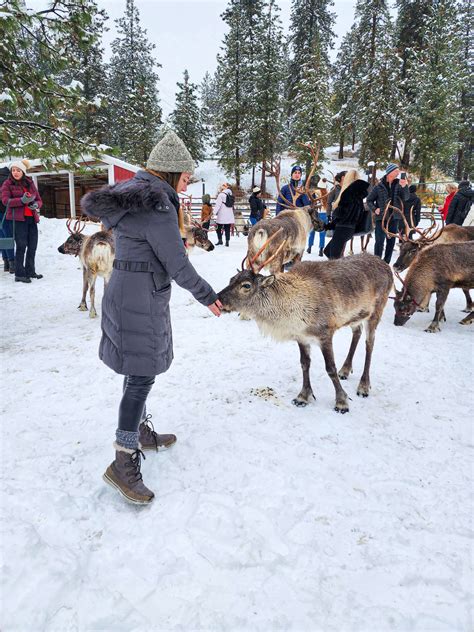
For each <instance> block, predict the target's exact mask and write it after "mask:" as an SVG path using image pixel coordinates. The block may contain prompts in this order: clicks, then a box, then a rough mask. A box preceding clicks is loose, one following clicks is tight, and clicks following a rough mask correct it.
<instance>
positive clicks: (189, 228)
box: [180, 197, 214, 254]
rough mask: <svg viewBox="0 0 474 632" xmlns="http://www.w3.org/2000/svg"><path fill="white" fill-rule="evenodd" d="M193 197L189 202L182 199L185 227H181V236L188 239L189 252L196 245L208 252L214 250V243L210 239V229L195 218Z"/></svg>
mask: <svg viewBox="0 0 474 632" xmlns="http://www.w3.org/2000/svg"><path fill="white" fill-rule="evenodd" d="M191 199H192V198H191V197H190V198H189V200H190V201H189V202H187V201H184V202H183V201H182V205H181V209H182V216H183V227H182V228H180V231H181V236H182V237H183V239H185V240H186V247H187V249H188V253H189V254H191V253H192V251H193V250H194V247H197V248H202V250H205V251H206V252H211V250H214V244H213V243H212V241H211V240H210V239H209V231H208V230H207V229H206V228H203V227H202V224H201V223H200V222H197V221H196V220H195V219H193V216H192V213H191Z"/></svg>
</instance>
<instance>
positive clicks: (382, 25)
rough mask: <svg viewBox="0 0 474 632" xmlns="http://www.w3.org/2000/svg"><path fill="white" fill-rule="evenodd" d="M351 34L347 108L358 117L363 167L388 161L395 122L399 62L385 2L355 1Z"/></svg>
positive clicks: (360, 161) (360, 159) (360, 157)
mask: <svg viewBox="0 0 474 632" xmlns="http://www.w3.org/2000/svg"><path fill="white" fill-rule="evenodd" d="M353 31H354V35H353V36H354V58H353V60H352V68H353V73H354V77H355V86H354V90H353V93H352V96H351V99H350V105H349V107H350V109H351V111H352V112H353V113H354V115H355V116H356V117H357V134H358V138H359V140H360V143H361V147H360V156H359V163H360V164H361V165H364V166H366V165H367V162H369V161H371V160H373V161H375V162H381V161H387V160H388V159H389V157H390V152H391V148H392V143H393V137H394V130H395V127H396V122H397V111H396V102H397V91H398V86H397V80H398V76H399V65H400V60H399V58H398V57H397V56H396V55H395V54H394V52H395V51H394V45H393V28H392V23H391V19H390V15H389V11H388V6H387V2H386V0H358V2H357V5H356V10H355V24H354V26H353Z"/></svg>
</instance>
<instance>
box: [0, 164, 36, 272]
mask: <svg viewBox="0 0 474 632" xmlns="http://www.w3.org/2000/svg"><path fill="white" fill-rule="evenodd" d="M28 164H29V163H28V161H20V160H18V161H16V162H13V163H12V164H11V166H10V175H9V176H8V178H7V179H6V180H5V182H4V183H3V184H2V195H1V197H2V203H3V204H4V205H5V206H8V210H7V214H6V219H7V220H13V218H15V281H21V282H22V283H31V279H42V278H43V275H42V274H37V273H36V270H35V255H36V248H37V247H38V227H37V224H38V222H39V209H40V208H41V207H42V206H43V201H42V200H41V196H40V194H39V193H38V190H37V188H36V187H35V184H34V182H33V180H32V179H31V178H29V177H28V176H27V175H26V170H27V167H28Z"/></svg>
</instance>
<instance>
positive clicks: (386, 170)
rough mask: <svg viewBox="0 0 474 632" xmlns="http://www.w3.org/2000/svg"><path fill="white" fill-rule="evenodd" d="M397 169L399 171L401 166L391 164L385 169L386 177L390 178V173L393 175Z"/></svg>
mask: <svg viewBox="0 0 474 632" xmlns="http://www.w3.org/2000/svg"><path fill="white" fill-rule="evenodd" d="M395 169H399V166H398V165H396V164H395V163H394V162H390V163H389V164H388V165H387V166H386V167H385V175H386V176H388V174H389V173H392V171H395Z"/></svg>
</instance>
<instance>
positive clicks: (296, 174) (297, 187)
mask: <svg viewBox="0 0 474 632" xmlns="http://www.w3.org/2000/svg"><path fill="white" fill-rule="evenodd" d="M302 177H303V170H302V169H301V167H300V166H299V165H295V166H294V167H292V169H291V180H290V183H289V184H285V186H283V187H282V189H281V191H280V194H279V195H278V199H277V204H276V207H275V215H278V213H281V211H286V210H289V209H291V208H292V207H293V204H294V205H295V206H298V207H302V206H309V205H310V204H311V202H310V199H309V197H308V196H307V195H306V193H304V191H303V188H302V183H301V178H302ZM293 200H295V201H293Z"/></svg>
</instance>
